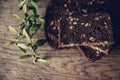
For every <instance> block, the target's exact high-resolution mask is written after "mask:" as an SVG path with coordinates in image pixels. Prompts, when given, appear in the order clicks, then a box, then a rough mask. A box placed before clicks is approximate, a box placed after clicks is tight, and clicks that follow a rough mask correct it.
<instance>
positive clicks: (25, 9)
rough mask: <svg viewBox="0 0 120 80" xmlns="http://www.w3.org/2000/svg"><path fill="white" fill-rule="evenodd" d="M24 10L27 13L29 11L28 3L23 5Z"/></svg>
mask: <svg viewBox="0 0 120 80" xmlns="http://www.w3.org/2000/svg"><path fill="white" fill-rule="evenodd" d="M23 12H24V13H27V12H28V7H27V5H26V4H24V5H23Z"/></svg>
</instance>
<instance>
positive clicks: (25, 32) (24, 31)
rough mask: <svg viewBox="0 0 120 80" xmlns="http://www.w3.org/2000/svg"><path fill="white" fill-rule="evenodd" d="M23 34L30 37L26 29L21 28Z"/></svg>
mask: <svg viewBox="0 0 120 80" xmlns="http://www.w3.org/2000/svg"><path fill="white" fill-rule="evenodd" d="M23 35H24V36H25V37H26V38H27V39H30V36H29V35H28V33H27V31H26V30H25V29H23Z"/></svg>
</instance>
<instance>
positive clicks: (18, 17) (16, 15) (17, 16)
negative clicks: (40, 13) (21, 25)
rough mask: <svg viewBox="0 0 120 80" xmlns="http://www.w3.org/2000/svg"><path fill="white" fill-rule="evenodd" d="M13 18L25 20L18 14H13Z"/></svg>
mask: <svg viewBox="0 0 120 80" xmlns="http://www.w3.org/2000/svg"><path fill="white" fill-rule="evenodd" d="M13 16H15V17H16V18H17V19H21V20H23V18H22V17H21V16H19V15H18V14H13Z"/></svg>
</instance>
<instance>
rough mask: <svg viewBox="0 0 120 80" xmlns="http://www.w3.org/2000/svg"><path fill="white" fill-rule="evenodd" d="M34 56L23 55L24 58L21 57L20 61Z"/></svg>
mask: <svg viewBox="0 0 120 80" xmlns="http://www.w3.org/2000/svg"><path fill="white" fill-rule="evenodd" d="M31 57H32V55H23V56H20V57H19V58H20V59H27V58H31Z"/></svg>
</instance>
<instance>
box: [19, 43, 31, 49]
mask: <svg viewBox="0 0 120 80" xmlns="http://www.w3.org/2000/svg"><path fill="white" fill-rule="evenodd" d="M17 46H18V47H19V48H22V49H24V50H26V49H29V46H28V45H26V44H22V43H21V44H17Z"/></svg>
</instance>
